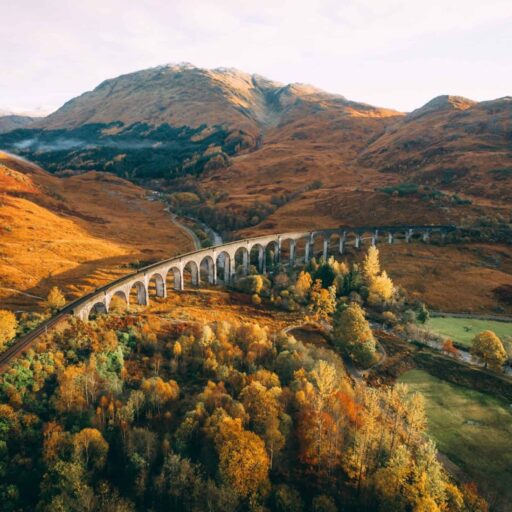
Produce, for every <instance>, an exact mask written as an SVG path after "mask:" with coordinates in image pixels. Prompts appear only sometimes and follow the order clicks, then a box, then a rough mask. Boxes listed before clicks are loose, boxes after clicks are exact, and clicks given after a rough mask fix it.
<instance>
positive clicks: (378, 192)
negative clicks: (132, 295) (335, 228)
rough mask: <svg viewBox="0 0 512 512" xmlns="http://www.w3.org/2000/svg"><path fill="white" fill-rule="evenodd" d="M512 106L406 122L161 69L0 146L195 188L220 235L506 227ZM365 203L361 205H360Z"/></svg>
mask: <svg viewBox="0 0 512 512" xmlns="http://www.w3.org/2000/svg"><path fill="white" fill-rule="evenodd" d="M511 119H512V102H511V99H510V98H501V99H497V100H493V101H488V102H480V103H478V102H475V101H472V100H469V99H466V98H462V97H458V96H439V97H437V98H434V99H433V100H431V101H429V102H428V103H427V104H426V105H424V106H423V107H421V108H419V109H417V110H414V111H413V112H410V113H407V114H405V113H401V112H396V111H393V110H390V109H385V108H379V107H374V106H370V105H366V104H363V103H357V102H353V101H350V100H348V99H346V98H344V97H343V96H340V95H336V94H330V93H327V92H324V91H321V90H319V89H317V88H315V87H313V86H309V85H304V84H287V85H284V84H280V83H278V82H275V81H272V80H269V79H266V78H264V77H261V76H258V75H251V74H248V73H244V72H242V71H238V70H235V69H226V68H219V69H213V70H207V69H201V68H197V67H194V66H192V65H190V64H177V65H168V66H160V67H157V68H152V69H147V70H143V71H138V72H135V73H130V74H127V75H123V76H120V77H117V78H113V79H109V80H106V81H104V82H103V83H101V84H100V85H99V86H98V87H96V88H95V89H94V90H93V91H90V92H86V93H84V94H82V95H81V96H79V97H77V98H74V99H72V100H70V101H68V102H67V103H66V104H65V105H63V106H62V107H61V108H60V109H59V110H57V111H56V112H54V113H53V114H51V115H49V116H48V117H46V118H44V119H41V120H38V121H37V122H36V123H34V125H32V126H31V127H30V129H21V130H15V131H12V132H9V133H7V134H3V135H1V136H0V147H4V148H6V149H8V150H10V151H13V152H16V153H18V154H21V155H22V156H25V157H26V158H29V159H31V160H32V159H33V160H34V161H36V162H37V163H38V164H39V165H41V166H43V167H44V168H45V169H47V170H49V171H51V172H60V173H63V172H64V173H67V174H69V173H70V172H71V173H72V172H75V171H80V172H81V171H84V170H85V171H109V172H111V173H114V174H117V175H119V176H121V177H124V178H128V179H130V180H134V181H137V182H144V183H149V182H151V185H152V186H159V187H162V188H164V189H167V190H169V191H173V190H175V189H176V187H181V188H182V189H186V190H195V191H196V192H197V193H198V194H199V195H200V197H201V198H202V203H201V205H202V209H201V212H199V211H198V212H194V213H197V214H200V215H202V217H203V218H204V220H208V221H211V220H212V219H214V223H215V225H216V227H218V228H219V229H220V230H222V231H229V232H230V233H233V232H235V231H236V232H238V234H239V235H241V234H244V233H246V232H252V231H261V230H269V229H274V228H279V229H281V228H285V227H291V228H293V227H302V226H304V225H306V224H308V225H309V224H311V222H312V219H315V222H316V220H317V221H318V223H319V224H320V223H321V224H323V225H325V224H329V225H340V224H359V225H361V224H370V223H375V222H380V223H397V222H406V221H407V222H411V223H414V222H417V223H433V222H460V221H462V220H463V219H465V221H466V220H467V221H468V222H474V221H475V219H478V218H480V217H484V216H490V217H492V218H496V219H497V218H502V217H505V218H507V217H509V212H510V200H511V199H512V186H511V180H512V150H511V147H512V144H511V141H512V128H511V126H512V125H511ZM361 205H364V207H361Z"/></svg>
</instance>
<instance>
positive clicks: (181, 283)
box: [178, 268, 185, 292]
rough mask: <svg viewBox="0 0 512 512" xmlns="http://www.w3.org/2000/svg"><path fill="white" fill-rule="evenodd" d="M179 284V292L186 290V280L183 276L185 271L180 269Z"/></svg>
mask: <svg viewBox="0 0 512 512" xmlns="http://www.w3.org/2000/svg"><path fill="white" fill-rule="evenodd" d="M179 275H180V277H179V284H178V290H179V291H180V292H182V291H183V290H184V289H185V278H184V276H183V269H182V268H180V269H179Z"/></svg>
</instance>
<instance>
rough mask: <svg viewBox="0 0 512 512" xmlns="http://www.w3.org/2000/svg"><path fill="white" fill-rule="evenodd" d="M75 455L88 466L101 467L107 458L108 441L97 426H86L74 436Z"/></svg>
mask: <svg viewBox="0 0 512 512" xmlns="http://www.w3.org/2000/svg"><path fill="white" fill-rule="evenodd" d="M73 448H74V452H75V457H76V458H78V459H79V460H81V461H82V462H83V464H84V466H85V467H86V468H88V469H89V468H94V469H101V468H102V467H103V466H104V465H105V462H106V460H107V453H108V443H107V441H105V439H104V438H103V436H102V435H101V432H100V431H99V430H97V429H95V428H84V429H82V430H81V431H80V432H78V433H77V434H75V435H74V436H73Z"/></svg>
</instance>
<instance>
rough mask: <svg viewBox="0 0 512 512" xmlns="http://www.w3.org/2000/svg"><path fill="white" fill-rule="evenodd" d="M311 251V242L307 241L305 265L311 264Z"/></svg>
mask: <svg viewBox="0 0 512 512" xmlns="http://www.w3.org/2000/svg"><path fill="white" fill-rule="evenodd" d="M309 251H310V246H309V240H307V241H306V248H305V254H304V263H306V264H307V263H308V262H309V258H310V255H309Z"/></svg>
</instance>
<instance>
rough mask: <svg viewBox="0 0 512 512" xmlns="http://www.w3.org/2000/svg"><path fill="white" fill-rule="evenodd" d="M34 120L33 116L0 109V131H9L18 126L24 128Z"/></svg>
mask: <svg viewBox="0 0 512 512" xmlns="http://www.w3.org/2000/svg"><path fill="white" fill-rule="evenodd" d="M34 121H36V118H35V117H30V116H20V115H16V114H8V113H4V112H2V111H0V133H5V132H10V131H11V130H17V129H18V128H26V127H27V126H30V125H31V124H32V123H33V122H34Z"/></svg>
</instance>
